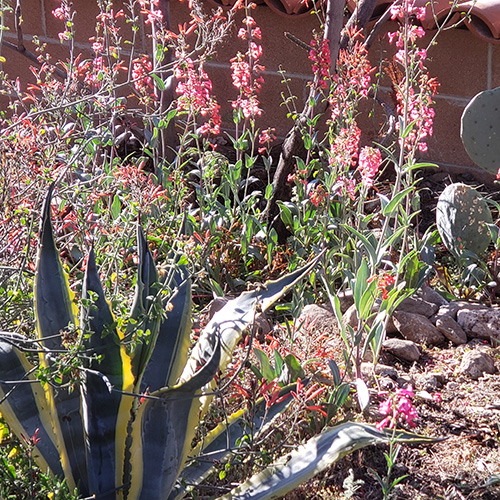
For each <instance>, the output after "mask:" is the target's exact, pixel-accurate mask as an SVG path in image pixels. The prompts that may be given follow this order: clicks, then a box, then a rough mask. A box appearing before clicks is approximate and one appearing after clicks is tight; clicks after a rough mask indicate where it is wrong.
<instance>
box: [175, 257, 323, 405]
mask: <svg viewBox="0 0 500 500" xmlns="http://www.w3.org/2000/svg"><path fill="white" fill-rule="evenodd" d="M322 256H323V252H321V253H320V254H319V255H318V256H316V257H315V258H314V259H313V260H312V261H311V262H309V263H308V264H307V265H306V266H304V267H302V268H300V269H298V270H296V271H294V272H292V273H290V274H287V275H286V276H284V277H283V278H280V279H279V280H276V281H269V282H267V283H266V284H265V285H263V286H260V287H258V288H257V289H255V290H252V291H250V292H243V293H242V294H241V295H240V296H239V297H237V298H235V299H233V300H230V301H229V302H227V304H226V305H225V306H224V307H223V308H222V309H221V310H219V311H217V312H216V313H215V315H214V317H213V318H212V319H211V321H210V322H209V323H208V325H207V326H206V327H205V328H204V330H203V332H202V334H201V335H200V339H199V341H198V343H197V345H196V346H195V348H194V349H193V352H192V353H191V356H190V358H189V360H188V362H187V364H186V368H185V369H184V371H183V373H182V375H181V378H180V380H181V381H182V380H186V379H187V378H189V377H190V376H191V375H192V373H194V370H195V369H196V366H197V364H198V359H200V358H201V357H203V356H204V354H203V352H204V350H205V346H206V343H207V342H208V344H210V343H212V342H213V338H214V337H219V336H220V338H221V346H222V353H221V361H220V367H219V369H220V370H221V371H222V372H224V370H225V369H226V367H227V365H228V363H229V362H230V361H231V359H232V357H233V351H234V348H235V347H236V345H237V343H238V342H239V341H240V340H241V336H242V333H243V331H244V330H245V329H246V328H247V327H248V326H250V325H251V324H252V323H253V322H254V320H255V316H256V315H257V314H258V313H260V312H261V311H266V310H267V309H269V308H270V307H271V306H272V305H273V304H274V303H275V302H276V301H277V300H278V299H279V298H280V297H282V296H283V295H284V294H285V293H286V292H288V291H289V290H290V289H291V288H292V287H293V286H295V285H296V284H297V282H298V281H300V280H301V279H303V278H304V276H306V275H307V274H309V273H310V272H311V271H312V269H314V267H315V266H316V264H317V263H318V261H319V260H320V259H321V258H322ZM213 388H214V383H213V382H211V383H210V384H209V386H208V387H206V388H205V391H204V392H212V391H213ZM210 401H211V398H206V399H205V400H204V401H203V412H204V411H206V409H207V407H208V404H209V403H210Z"/></svg>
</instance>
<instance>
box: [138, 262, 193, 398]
mask: <svg viewBox="0 0 500 500" xmlns="http://www.w3.org/2000/svg"><path fill="white" fill-rule="evenodd" d="M169 271H170V272H169ZM165 279H166V280H168V283H166V285H167V287H168V288H169V289H170V290H173V294H172V296H171V297H170V298H169V299H168V300H166V301H165V302H164V304H163V307H164V308H165V310H166V318H165V319H164V320H163V321H162V322H161V324H160V330H159V333H158V337H157V339H156V345H155V347H154V349H153V352H152V354H151V358H150V360H149V363H148V364H147V366H146V369H145V371H144V376H143V379H142V385H141V392H144V391H145V390H146V389H148V390H149V391H150V392H152V391H157V390H158V389H161V388H162V387H171V386H173V385H174V384H175V383H176V382H177V379H178V378H179V375H180V374H181V372H182V370H183V368H184V365H185V364H186V360H187V352H188V349H189V346H190V334H191V306H192V301H191V280H190V279H189V277H188V273H187V271H186V268H185V266H180V267H179V268H178V269H175V268H174V269H173V270H172V269H169V270H167V275H166V278H165Z"/></svg>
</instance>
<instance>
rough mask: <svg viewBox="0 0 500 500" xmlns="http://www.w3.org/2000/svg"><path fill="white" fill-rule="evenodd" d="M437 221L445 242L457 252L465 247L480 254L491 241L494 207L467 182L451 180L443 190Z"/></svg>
mask: <svg viewBox="0 0 500 500" xmlns="http://www.w3.org/2000/svg"><path fill="white" fill-rule="evenodd" d="M436 223H437V227H438V231H439V234H440V235H441V239H442V240H443V243H444V244H445V245H446V248H447V249H448V250H450V252H452V253H454V254H455V256H461V255H462V254H463V253H464V252H465V251H469V252H472V253H474V254H475V255H480V254H482V253H483V252H484V251H485V250H486V248H487V247H488V245H489V244H490V241H491V236H490V232H489V229H488V224H491V223H492V216H491V211H490V209H489V208H488V205H487V203H486V201H485V199H484V198H483V197H482V196H481V195H480V194H479V193H478V192H477V191H476V190H475V189H473V188H471V187H470V186H467V185H466V184H462V183H459V182H457V183H455V184H450V185H449V186H448V187H446V189H445V190H444V191H443V192H442V193H441V195H440V196H439V199H438V203H437V208H436Z"/></svg>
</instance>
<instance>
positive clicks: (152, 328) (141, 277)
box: [126, 226, 161, 390]
mask: <svg viewBox="0 0 500 500" xmlns="http://www.w3.org/2000/svg"><path fill="white" fill-rule="evenodd" d="M137 247H138V259H139V263H138V266H137V282H136V285H135V295H134V301H133V303H132V311H131V313H130V317H131V319H133V320H134V323H131V324H130V325H129V327H128V328H127V335H126V338H127V340H133V341H134V344H135V347H134V350H133V352H132V356H131V357H132V371H133V373H134V376H135V379H136V388H137V390H138V388H139V387H140V386H141V381H142V376H143V374H144V370H145V369H146V366H147V364H148V361H149V358H150V357H151V353H152V352H153V349H154V346H155V343H156V338H157V336H158V331H159V327H160V320H161V300H160V297H159V294H158V292H159V286H158V271H157V270H156V266H155V263H154V260H153V256H152V255H151V252H150V251H149V248H148V242H147V241H146V238H145V237H144V233H143V231H142V228H141V227H140V226H137ZM138 330H142V332H143V336H142V337H139V336H138V335H137V334H136V332H137V331H138Z"/></svg>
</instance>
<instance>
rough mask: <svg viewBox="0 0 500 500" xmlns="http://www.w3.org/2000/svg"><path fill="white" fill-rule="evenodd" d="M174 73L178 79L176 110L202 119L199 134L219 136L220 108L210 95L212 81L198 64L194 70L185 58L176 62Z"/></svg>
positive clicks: (189, 60) (191, 62)
mask: <svg viewBox="0 0 500 500" xmlns="http://www.w3.org/2000/svg"><path fill="white" fill-rule="evenodd" d="M174 72H175V76H176V78H177V79H178V83H177V88H176V93H177V94H179V97H178V99H177V110H178V111H179V112H181V113H186V114H190V115H192V116H202V117H204V118H205V123H204V124H203V125H202V126H201V127H200V129H199V132H200V133H201V134H207V133H211V134H214V135H217V134H219V133H220V124H221V118H220V113H219V110H220V106H219V104H218V103H217V101H216V100H215V99H214V98H213V97H212V95H211V92H212V81H211V80H210V78H209V77H208V75H207V73H205V71H204V69H203V65H202V64H200V65H199V66H198V68H195V65H194V63H193V61H192V60H191V59H190V58H185V59H184V60H182V61H178V62H177V64H176V66H175V69H174Z"/></svg>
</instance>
